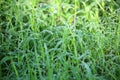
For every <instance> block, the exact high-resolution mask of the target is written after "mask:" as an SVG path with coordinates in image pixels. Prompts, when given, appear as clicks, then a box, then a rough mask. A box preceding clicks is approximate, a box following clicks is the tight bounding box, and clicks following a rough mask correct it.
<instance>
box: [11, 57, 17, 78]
mask: <svg viewBox="0 0 120 80" xmlns="http://www.w3.org/2000/svg"><path fill="white" fill-rule="evenodd" d="M10 58H11V63H12V67H13V70H14V71H15V74H16V77H17V79H19V74H18V70H17V68H16V66H15V64H14V61H13V58H12V57H10Z"/></svg>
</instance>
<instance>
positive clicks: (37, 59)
mask: <svg viewBox="0 0 120 80" xmlns="http://www.w3.org/2000/svg"><path fill="white" fill-rule="evenodd" d="M36 47H37V44H36V41H35V40H34V49H35V58H36V64H37V67H38V71H39V75H40V78H41V79H42V74H41V69H40V64H39V58H38V52H37V48H36Z"/></svg>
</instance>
